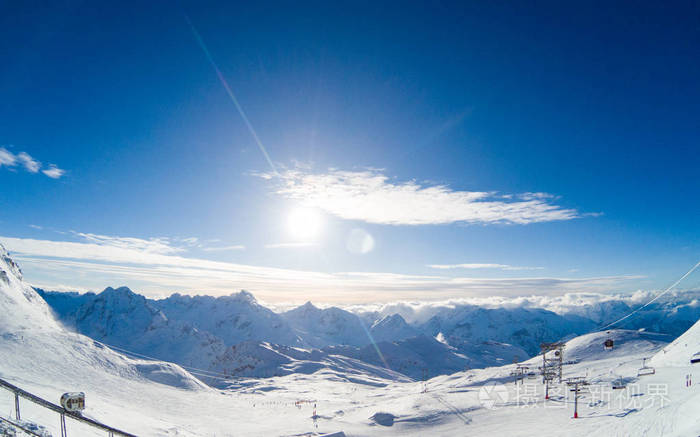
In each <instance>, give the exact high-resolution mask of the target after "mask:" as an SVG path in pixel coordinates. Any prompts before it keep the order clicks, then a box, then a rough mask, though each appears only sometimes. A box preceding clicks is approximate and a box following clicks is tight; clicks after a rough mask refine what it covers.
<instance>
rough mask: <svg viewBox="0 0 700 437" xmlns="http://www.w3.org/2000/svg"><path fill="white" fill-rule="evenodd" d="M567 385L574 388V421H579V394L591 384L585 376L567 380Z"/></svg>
mask: <svg viewBox="0 0 700 437" xmlns="http://www.w3.org/2000/svg"><path fill="white" fill-rule="evenodd" d="M566 385H568V386H569V387H573V388H572V389H571V391H572V392H574V419H578V394H579V392H580V391H581V389H582V388H583V387H584V386H586V385H589V382H588V381H586V378H585V377H583V376H576V377H573V378H567V379H566Z"/></svg>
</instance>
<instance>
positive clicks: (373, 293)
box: [0, 233, 639, 303]
mask: <svg viewBox="0 0 700 437" xmlns="http://www.w3.org/2000/svg"><path fill="white" fill-rule="evenodd" d="M76 235H77V236H79V237H80V238H82V239H84V241H82V242H74V241H50V240H36V239H27V238H12V237H0V242H2V243H3V244H4V245H5V246H6V247H7V249H8V250H10V251H11V252H13V254H14V255H15V256H16V258H17V259H18V260H19V261H20V262H21V265H22V267H23V269H24V271H25V278H27V279H28V280H29V281H31V282H32V283H34V284H36V285H39V286H42V287H46V288H51V287H52V284H61V285H62V286H63V287H65V286H74V287H75V288H76V289H85V288H92V289H101V288H104V287H105V286H107V285H121V284H128V285H130V286H132V287H133V288H135V289H137V290H140V291H141V292H144V293H145V294H149V295H167V294H170V293H172V292H175V291H179V292H185V293H206V294H214V295H217V294H230V293H231V292H232V291H234V290H239V289H247V290H250V291H251V292H254V293H256V295H257V296H259V297H261V298H262V299H263V300H265V301H268V302H275V301H306V300H309V299H311V300H314V301H318V302H333V303H353V302H355V303H360V302H363V303H365V302H387V301H394V300H399V299H420V300H436V299H449V298H456V297H478V296H497V295H503V296H520V295H526V294H541V295H542V294H543V295H547V294H562V293H567V292H574V291H575V292H583V291H585V292H603V291H610V290H614V289H616V288H619V287H620V286H621V285H622V284H624V283H625V282H626V281H629V280H631V279H637V278H639V277H638V276H629V275H618V276H603V277H588V278H576V279H572V278H550V277H539V278H464V277H443V276H439V275H435V276H429V275H425V276H421V275H405V274H399V273H384V272H333V273H328V272H314V271H303V270H293V269H282V268H275V267H267V266H253V265H245V264H236V263H229V262H219V261H211V260H207V259H201V258H188V257H183V256H180V255H177V254H175V253H178V248H174V247H172V246H171V245H169V244H167V243H166V242H163V241H161V239H148V240H144V239H138V238H124V237H107V236H104V235H94V234H84V233H76Z"/></svg>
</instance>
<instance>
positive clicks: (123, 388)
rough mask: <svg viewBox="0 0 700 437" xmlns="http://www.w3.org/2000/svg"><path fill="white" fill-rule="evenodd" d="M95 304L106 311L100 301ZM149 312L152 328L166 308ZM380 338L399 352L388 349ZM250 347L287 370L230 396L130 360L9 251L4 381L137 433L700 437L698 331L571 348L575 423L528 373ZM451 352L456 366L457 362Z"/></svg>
mask: <svg viewBox="0 0 700 437" xmlns="http://www.w3.org/2000/svg"><path fill="white" fill-rule="evenodd" d="M116 291H117V290H113V291H112V292H111V293H113V295H112V296H109V299H115V300H116V301H115V302H114V303H115V304H119V305H121V308H132V309H134V308H139V306H141V305H142V302H141V301H140V299H137V298H135V297H133V296H132V297H129V296H128V295H127V293H126V292H125V290H122V291H121V292H119V293H116ZM108 294H110V293H108ZM107 302H108V299H105V303H107ZM139 302H141V303H139ZM63 303H64V304H65V303H66V302H63ZM83 303H84V302H83ZM146 303H147V304H148V302H146ZM77 306H78V307H79V306H82V303H81V304H80V305H77ZM94 308H95V310H98V309H100V305H96V306H95V307H94ZM151 310H153V311H151ZM138 311H139V314H142V315H143V316H144V318H147V316H148V317H151V320H153V319H154V318H156V319H157V317H158V315H159V314H160V312H161V309H159V308H155V307H153V308H150V309H148V311H144V310H143V309H138ZM101 314H102V315H105V314H108V311H103V313H101ZM112 315H113V316H115V314H112ZM81 319H82V320H83V321H84V322H86V323H87V321H89V320H91V319H90V317H89V316H88V315H87V314H84V315H83V316H82V317H81ZM117 319H119V317H117ZM120 323H121V322H119V321H117V322H115V323H114V324H107V325H106V326H102V327H100V328H99V329H104V332H106V333H107V332H109V333H115V332H119V329H122V328H123V326H121V325H120ZM146 325H147V324H142V325H139V326H141V327H143V326H146ZM148 326H150V325H148ZM107 328H108V329H107ZM611 337H612V338H614V339H615V347H614V348H613V350H612V351H608V350H605V349H604V348H603V344H602V343H603V341H604V340H605V339H607V338H611ZM438 338H439V339H440V340H444V338H443V337H442V336H438ZM404 342H405V343H406V344H410V343H412V342H416V343H418V345H413V346H411V347H408V348H407V349H406V350H407V351H415V350H421V351H427V354H426V353H424V354H422V355H421V354H417V355H418V358H421V359H422V358H424V357H426V356H428V355H430V354H434V355H435V356H437V357H439V358H440V359H442V357H443V355H442V354H444V353H445V351H452V353H454V354H457V353H458V352H455V350H454V348H452V347H451V346H448V345H446V344H444V343H443V342H442V341H438V340H436V339H434V338H432V337H429V336H424V337H410V338H409V339H406V340H401V341H395V342H389V343H382V342H380V343H378V348H379V349H380V350H383V351H384V352H385V353H384V358H385V359H386V360H387V362H390V363H393V364H394V365H396V364H397V363H400V362H401V360H404V359H405V355H404V351H400V352H401V353H400V354H394V351H393V348H394V346H396V345H400V344H403V343H404ZM435 343H437V344H438V345H435ZM383 344H390V345H393V346H390V347H388V348H387V347H384V346H380V345H383ZM239 345H240V347H239V346H237V347H236V349H233V348H229V349H227V351H226V352H225V360H224V361H225V362H228V363H230V364H233V363H238V364H240V366H241V367H245V366H246V365H251V366H252V367H255V366H257V365H262V366H269V365H270V363H272V364H273V366H270V367H269V368H273V369H278V368H279V369H285V371H286V372H289V373H285V374H282V375H281V376H274V377H271V378H264V379H247V378H241V379H237V380H236V381H231V382H230V383H229V384H228V385H227V386H226V388H224V389H221V390H213V389H211V388H209V387H207V386H205V385H203V384H201V382H199V381H198V380H197V379H196V378H194V377H193V376H192V375H191V374H190V373H188V372H187V371H186V370H184V369H182V368H181V367H179V366H177V365H175V364H172V363H164V362H158V361H147V360H134V359H131V358H127V357H124V356H123V355H121V354H119V353H117V352H114V351H113V350H111V349H109V348H107V347H104V346H102V345H101V344H99V343H97V342H95V341H93V340H91V339H89V338H87V337H85V336H83V335H80V334H76V333H72V332H69V331H68V330H66V329H64V328H63V327H62V326H61V324H59V323H57V322H56V320H55V319H54V318H53V315H52V314H51V312H50V311H49V308H48V306H47V305H46V303H45V302H44V301H43V300H42V299H41V298H40V297H39V295H38V294H36V293H35V291H34V290H33V289H32V288H31V287H28V286H27V285H26V284H25V283H24V282H23V280H22V277H21V272H20V271H19V269H18V268H17V266H16V264H14V263H13V262H11V259H10V258H9V256H8V254H7V252H5V251H4V249H2V247H1V246H0V357H2V359H0V378H3V379H5V380H8V381H10V382H12V383H13V384H16V385H18V386H20V387H21V388H23V389H26V390H28V391H30V392H32V393H35V394H37V395H39V396H41V397H43V398H46V399H50V400H54V401H56V400H58V398H59V397H60V395H61V394H62V393H64V392H66V391H83V392H85V393H86V397H87V400H88V401H87V408H86V410H85V411H84V412H83V415H84V416H85V417H88V418H92V419H96V420H100V421H102V422H106V423H108V424H110V425H112V426H115V427H117V428H120V429H124V430H126V431H129V432H132V433H135V434H138V435H144V436H150V435H159V436H161V435H163V436H166V435H172V436H186V437H192V436H200V435H201V436H203V435H234V434H235V435H242V436H257V435H319V436H322V435H334V436H343V435H406V436H423V435H462V434H469V435H472V434H473V435H482V434H483V435H503V434H505V435H510V436H529V435H540V434H546V435H551V436H568V435H588V434H594V433H595V434H596V435H598V436H601V437H607V436H615V435H664V436H676V437H681V436H690V435H698V433H700V416H698V414H697V412H698V409H697V406H698V404H699V402H700V389H699V388H698V384H697V381H695V382H694V384H689V381H690V380H689V379H687V377H688V376H689V375H691V374H692V373H693V372H694V371H695V370H697V369H696V366H697V364H690V359H691V357H692V356H693V355H694V354H696V353H697V351H698V349H700V323H696V324H695V325H694V326H693V327H692V328H691V329H690V330H688V331H687V332H686V333H685V334H684V335H682V336H681V337H679V338H677V339H676V340H675V341H673V342H672V343H670V344H666V343H665V339H664V337H663V336H659V335H656V334H651V333H646V332H640V331H633V330H612V331H609V332H607V331H603V332H594V333H590V334H586V335H584V336H579V337H575V338H572V339H570V340H568V341H567V343H566V348H565V352H564V353H565V357H567V358H565V359H567V360H568V359H569V358H571V359H573V361H577V363H574V364H566V365H565V366H564V377H565V378H567V377H572V376H582V377H586V378H587V380H588V381H589V382H590V386H588V390H586V392H585V393H583V394H582V395H581V397H580V398H579V400H578V414H579V417H580V418H581V419H578V420H574V419H572V417H571V416H572V404H573V394H572V393H571V392H570V391H569V389H568V387H567V386H566V385H564V384H561V385H559V384H556V383H555V384H553V385H552V387H550V399H549V400H545V399H544V395H543V387H542V384H541V383H540V382H539V378H537V377H533V378H532V379H527V381H526V384H527V386H524V385H515V384H513V383H512V382H513V378H512V376H511V372H512V371H513V369H514V368H515V366H514V365H512V364H511V365H504V366H497V367H489V368H485V369H469V370H464V369H461V370H460V371H457V372H455V373H452V374H450V375H441V376H437V377H433V378H431V379H430V380H428V381H426V382H424V383H415V382H410V381H407V380H406V379H405V378H403V377H402V376H401V375H400V374H398V373H394V372H391V371H388V370H386V369H384V368H382V367H380V366H372V365H371V364H367V363H366V362H365V361H364V360H363V361H360V360H358V359H353V358H348V357H346V356H344V355H338V354H335V353H333V351H334V350H336V349H339V348H350V349H353V350H360V351H362V349H365V348H367V350H366V351H362V353H367V354H368V355H369V353H370V352H369V348H371V347H373V346H365V347H362V348H357V347H353V346H331V347H328V348H325V349H324V350H311V351H309V350H305V349H301V348H295V347H289V346H279V345H272V344H269V343H260V342H255V341H248V342H243V343H240V344H239ZM495 346H498V345H495ZM261 349H265V350H266V351H267V352H269V353H270V355H269V356H267V355H266V356H265V358H266V359H264V360H261V361H259V362H255V361H247V360H255V359H256V358H257V357H260V356H262V355H263V354H264V353H267V352H260V350H261ZM358 353H359V352H358ZM375 354H376V350H375ZM396 356H398V359H397V358H395V357H396ZM454 356H458V355H454ZM454 356H449V357H447V358H446V359H447V360H453V359H454ZM649 356H653V357H654V358H653V359H652V360H651V362H650V364H651V365H653V366H655V370H656V371H655V373H654V374H653V375H649V376H642V377H639V376H637V369H638V367H639V366H640V364H641V359H642V358H643V357H649ZM273 357H275V358H273ZM366 359H367V360H370V358H369V357H368V358H366ZM236 360H238V361H236ZM450 362H452V361H450ZM455 363H456V364H459V365H461V363H460V362H459V361H455ZM540 363H541V357H533V358H531V359H530V360H527V361H526V362H525V364H526V365H530V366H531V368H533V369H534V368H536V367H537V366H538V365H540ZM421 376H422V375H421ZM429 376H432V374H429ZM416 379H418V378H416ZM613 381H624V382H625V383H626V384H628V387H627V388H625V389H622V390H611V383H612V382H613ZM659 389H663V391H661V392H660V391H659ZM493 393H495V394H496V396H492V395H491V394H493ZM20 402H21V404H22V409H23V415H22V418H23V419H24V420H27V419H29V420H31V421H33V422H35V423H37V424H39V425H41V426H44V427H45V428H46V429H47V430H48V431H49V432H51V433H52V434H53V435H59V433H60V431H59V420H58V416H57V415H56V413H55V412H51V411H48V410H43V409H39V408H37V407H36V406H33V405H31V404H29V403H28V401H27V400H26V399H21V401H20ZM13 410H14V399H13V398H12V396H9V395H7V396H0V416H2V417H4V418H9V419H15V418H13V417H11V415H12V414H13V413H12V412H13ZM8 413H9V414H8ZM8 416H9V417H8ZM67 421H68V429H69V435H93V433H92V432H91V431H93V430H92V429H86V428H82V427H81V425H80V423H78V422H74V421H72V420H71V419H70V418H68V419H67ZM232 424H233V425H232ZM2 429H3V432H5V430H7V432H12V431H14V428H13V427H11V426H5V425H3V428H2ZM10 430H12V431H10Z"/></svg>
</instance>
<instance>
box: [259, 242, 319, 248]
mask: <svg viewBox="0 0 700 437" xmlns="http://www.w3.org/2000/svg"><path fill="white" fill-rule="evenodd" d="M311 246H316V243H311V242H299V243H270V244H266V245H265V249H293V248H295V247H311Z"/></svg>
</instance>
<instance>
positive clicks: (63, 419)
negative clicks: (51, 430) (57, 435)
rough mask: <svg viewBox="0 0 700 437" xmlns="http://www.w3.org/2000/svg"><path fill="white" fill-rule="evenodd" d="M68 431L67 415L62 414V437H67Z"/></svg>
mask: <svg viewBox="0 0 700 437" xmlns="http://www.w3.org/2000/svg"><path fill="white" fill-rule="evenodd" d="M67 436H68V430H67V429H66V415H65V414H64V413H61V437H67Z"/></svg>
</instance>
